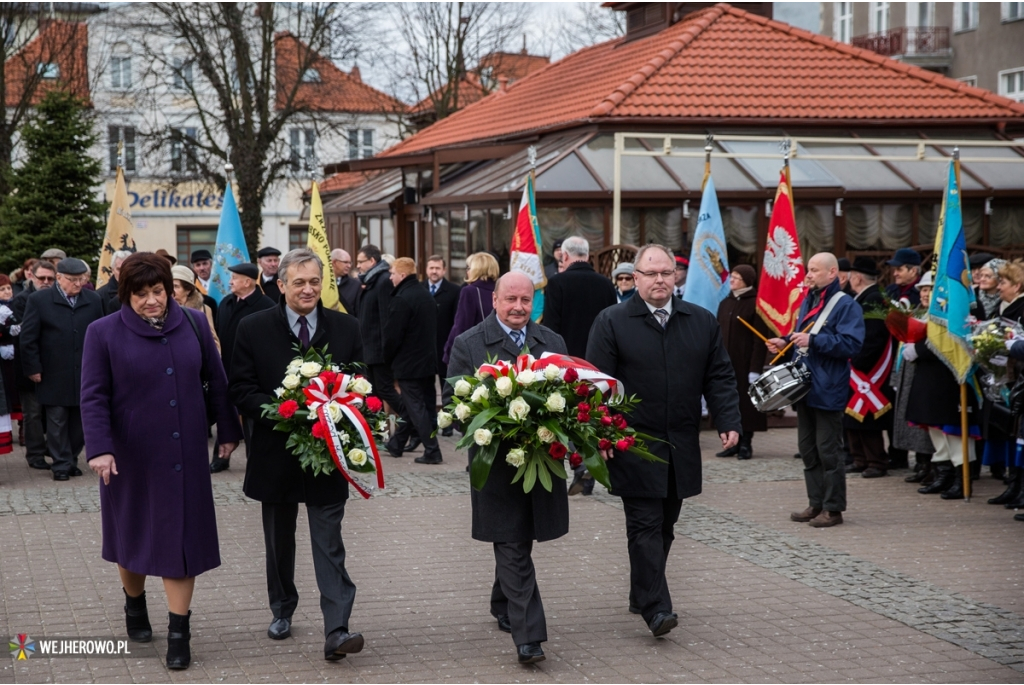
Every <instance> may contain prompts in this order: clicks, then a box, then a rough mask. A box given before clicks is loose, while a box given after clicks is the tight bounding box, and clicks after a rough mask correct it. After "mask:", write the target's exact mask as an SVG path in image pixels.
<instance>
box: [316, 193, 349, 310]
mask: <svg viewBox="0 0 1024 685" xmlns="http://www.w3.org/2000/svg"><path fill="white" fill-rule="evenodd" d="M306 247H308V248H309V249H311V250H312V251H313V252H316V254H317V256H318V257H320V260H321V261H322V262H323V263H324V274H323V290H321V291H320V302H322V303H323V305H324V307H326V308H327V309H333V310H334V311H337V312H344V311H345V305H343V304H342V303H341V297H339V296H338V282H337V281H336V280H334V269H333V267H331V246H330V244H329V243H328V241H327V224H326V223H324V206H323V203H321V202H320V186H319V185H318V184H317V182H316V181H313V190H312V192H311V194H310V200H309V237H308V238H307V239H306ZM346 313H348V312H346Z"/></svg>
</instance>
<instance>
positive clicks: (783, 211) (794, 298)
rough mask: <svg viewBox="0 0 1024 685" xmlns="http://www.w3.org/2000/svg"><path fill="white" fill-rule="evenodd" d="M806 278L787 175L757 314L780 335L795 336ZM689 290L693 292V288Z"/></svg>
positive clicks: (773, 224)
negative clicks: (794, 329) (797, 316)
mask: <svg viewBox="0 0 1024 685" xmlns="http://www.w3.org/2000/svg"><path fill="white" fill-rule="evenodd" d="M805 274H806V272H805V270H804V262H803V259H802V258H801V256H800V241H799V240H798V239H797V233H796V220H795V219H794V216H793V197H792V189H791V188H790V185H789V182H788V180H787V178H786V172H785V171H783V172H782V174H781V175H780V178H779V189H778V190H777V191H776V192H775V204H774V205H773V206H772V218H771V219H770V220H769V222H768V241H767V243H766V244H765V248H764V261H763V263H762V265H761V278H760V281H759V282H758V285H757V313H758V315H760V317H761V318H762V319H764V322H765V323H766V324H768V327H769V328H770V329H772V331H774V332H775V334H776V335H780V336H781V335H789V334H790V333H792V332H793V326H795V325H796V315H797V313H798V312H799V311H800V303H801V302H803V299H804V295H805V294H806V291H805V289H804V287H803V283H804V275H805ZM686 287H687V290H689V287H690V286H689V284H687V286H686Z"/></svg>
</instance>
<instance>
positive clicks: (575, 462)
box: [569, 452, 583, 469]
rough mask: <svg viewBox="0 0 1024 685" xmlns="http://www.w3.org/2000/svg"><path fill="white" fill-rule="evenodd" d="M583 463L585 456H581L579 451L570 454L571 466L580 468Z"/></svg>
mask: <svg viewBox="0 0 1024 685" xmlns="http://www.w3.org/2000/svg"><path fill="white" fill-rule="evenodd" d="M582 463H583V457H581V456H580V453H579V452H573V453H572V454H570V455H569V466H571V467H573V468H574V469H576V468H579V466H580V464H582Z"/></svg>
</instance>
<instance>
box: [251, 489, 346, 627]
mask: <svg viewBox="0 0 1024 685" xmlns="http://www.w3.org/2000/svg"><path fill="white" fill-rule="evenodd" d="M298 515H299V505H298V504H297V503H295V502H288V503H282V504H275V503H268V502H264V503H263V539H264V541H265V543H266V546H267V594H268V595H269V596H270V610H271V612H273V614H274V618H288V619H290V618H291V617H292V614H293V613H295V607H296V606H298V603H299V592H298V590H296V589H295V521H296V519H297V517H298ZM306 516H307V517H308V518H309V541H310V544H311V546H312V548H313V569H314V571H315V572H316V585H317V587H318V588H319V589H320V611H321V612H322V613H323V615H324V636H325V637H326V636H327V635H330V634H331V633H332V632H333V631H335V630H338V629H342V630H348V622H349V618H350V617H351V615H352V605H353V603H354V602H355V599H356V586H355V584H354V583H353V582H352V579H351V578H349V575H348V571H346V570H345V545H344V543H343V542H342V540H341V519H342V518H344V516H345V501H344V500H342V501H341V502H338V503H336V504H329V505H326V506H314V505H312V504H307V505H306Z"/></svg>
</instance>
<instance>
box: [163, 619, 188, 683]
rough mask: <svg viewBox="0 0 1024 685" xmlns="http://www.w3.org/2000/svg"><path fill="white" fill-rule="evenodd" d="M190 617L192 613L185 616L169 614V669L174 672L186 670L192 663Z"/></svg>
mask: <svg viewBox="0 0 1024 685" xmlns="http://www.w3.org/2000/svg"><path fill="white" fill-rule="evenodd" d="M190 616H192V612H191V611H190V612H188V613H187V614H185V615H184V616H182V615H181V614H174V613H171V612H167V618H168V623H167V668H169V669H171V670H174V671H183V670H185V669H186V668H188V665H189V663H191V661H192V650H191V649H189V646H188V642H189V640H190V639H192V633H190V632H189V627H188V619H189V617H190Z"/></svg>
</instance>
